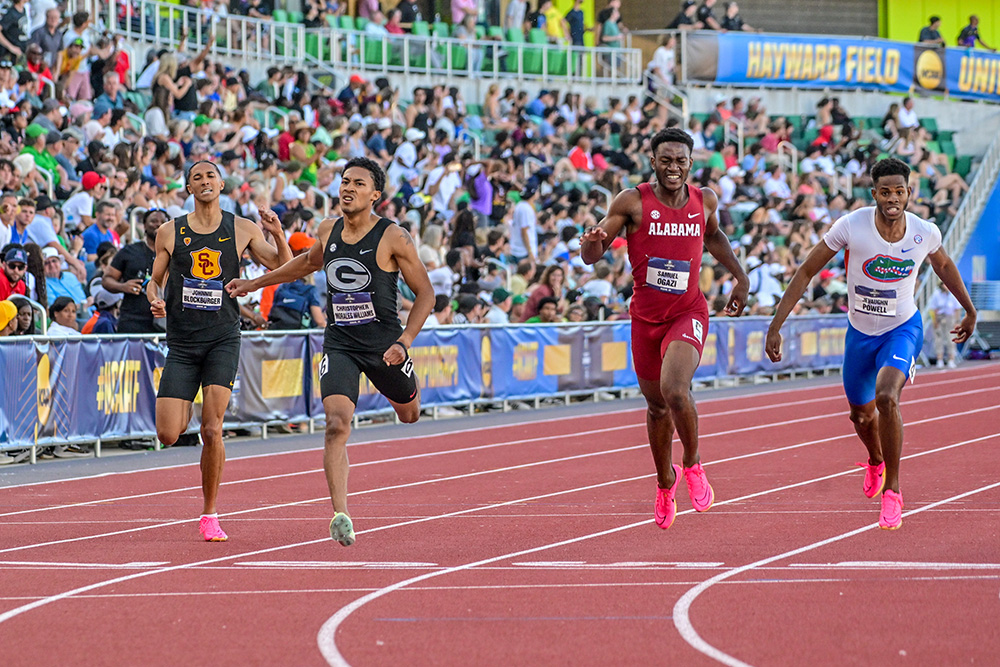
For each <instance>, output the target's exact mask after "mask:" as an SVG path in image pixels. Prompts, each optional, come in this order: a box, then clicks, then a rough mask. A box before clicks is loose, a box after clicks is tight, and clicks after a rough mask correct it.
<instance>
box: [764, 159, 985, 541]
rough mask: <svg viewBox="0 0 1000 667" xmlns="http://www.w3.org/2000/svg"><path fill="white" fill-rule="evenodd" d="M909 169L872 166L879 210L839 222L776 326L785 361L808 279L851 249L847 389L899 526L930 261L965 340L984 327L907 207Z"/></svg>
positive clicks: (931, 229) (803, 271) (874, 479)
mask: <svg viewBox="0 0 1000 667" xmlns="http://www.w3.org/2000/svg"><path fill="white" fill-rule="evenodd" d="M909 176H910V167H909V166H907V165H906V164H905V163H904V162H902V161H900V160H897V159H896V158H886V159H884V160H880V161H878V162H876V163H875V165H874V166H872V170H871V178H872V196H873V197H874V198H875V206H869V207H866V208H862V209H858V210H857V211H854V212H852V213H848V214H847V215H845V216H844V217H842V218H840V219H839V220H837V221H836V222H835V223H834V224H833V226H832V227H831V228H830V231H829V232H828V233H827V235H826V236H825V237H824V238H823V242H822V243H817V244H816V247H815V248H813V249H812V252H810V253H809V256H808V257H807V258H806V261H805V262H803V263H802V266H800V267H799V269H798V271H796V272H795V276H794V277H793V278H792V281H791V282H790V283H789V285H788V289H786V290H785V294H784V296H783V297H782V299H781V303H779V304H778V309H777V311H776V312H775V314H774V319H773V320H772V321H771V326H770V328H769V329H768V332H767V342H766V343H765V349H766V350H767V356H768V357H770V359H771V361H774V362H778V361H780V360H781V333H780V330H781V325H782V323H783V322H784V321H785V318H787V317H788V314H789V313H790V312H791V310H792V307H793V306H794V305H795V304H796V303H797V302H798V300H799V299H800V298H801V297H802V294H803V293H804V292H805V289H806V287H807V286H808V284H809V281H810V280H812V278H813V276H815V275H816V274H817V273H819V271H820V270H821V269H823V267H825V266H826V265H827V263H829V262H830V261H831V260H832V259H833V258H834V256H835V255H836V254H837V253H838V252H839V251H840V250H841V249H845V250H846V255H845V260H844V264H845V266H846V268H847V290H848V303H849V304H850V309H849V312H848V321H849V324H848V327H847V338H846V340H845V342H844V391H845V393H846V394H847V402H848V403H849V404H850V406H851V421H852V422H854V428H855V430H856V431H857V433H858V437H860V438H861V442H863V443H864V445H865V448H866V449H867V450H868V461H867V462H866V463H859V464H858V465H860V466H861V467H863V468H864V469H865V480H864V484H863V487H862V490H863V491H864V494H865V495H866V496H868V497H869V498H874V497H875V496H876V495H878V494H879V493H880V492H881V493H882V507H881V512H880V514H879V526H881V527H882V528H884V529H887V530H893V529H895V528H899V527H900V525H902V522H903V496H902V494H901V493H900V491H899V459H900V455H901V453H902V449H903V421H902V418H901V416H900V413H899V398H900V395H901V393H902V391H903V386H904V385H905V384H906V380H907V378H909V379H910V381H911V382H912V381H913V377H914V372H915V369H916V359H917V356H919V354H920V348H921V346H922V345H923V341H924V333H923V325H922V323H921V319H920V312H919V311H918V310H917V306H916V303H915V301H914V298H913V293H914V289H915V287H916V282H917V275H918V273H919V271H920V266H921V264H923V262H924V259H927V260H928V261H929V262H930V265H931V268H933V269H934V273H936V274H937V275H938V277H939V278H940V279H941V282H943V283H944V284H945V286H946V287H947V288H948V290H949V291H951V293H952V294H954V295H955V297H956V298H957V299H958V301H959V303H960V304H962V307H963V308H964V309H965V317H964V318H962V321H961V323H960V324H959V325H958V326H957V327H955V329H954V330H952V333H953V334H954V335H955V338H954V341H955V342H956V343H961V342H963V341H965V340H967V339H968V338H969V336H971V335H972V332H973V331H974V330H975V328H976V309H975V307H974V306H973V305H972V299H970V298H969V294H968V292H967V291H966V289H965V283H964V282H962V276H961V274H959V272H958V269H957V268H956V267H955V263H954V262H953V261H952V260H951V258H950V257H948V254H947V253H946V252H945V250H944V248H943V247H942V245H941V232H940V230H938V228H937V226H936V225H934V224H933V223H931V222H927V221H926V220H922V219H921V218H918V217H917V216H915V215H913V214H912V213H907V212H906V204H907V201H908V200H909V195H910V191H909V187H908V185H907V183H908V179H909Z"/></svg>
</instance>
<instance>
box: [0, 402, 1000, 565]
mask: <svg viewBox="0 0 1000 667" xmlns="http://www.w3.org/2000/svg"><path fill="white" fill-rule="evenodd" d="M990 391H1000V387H986V388H982V389H970V390H968V391H963V392H958V393H954V394H948V395H946V396H928V397H924V398H917V399H913V400H911V401H907V405H917V404H921V403H928V402H933V401H940V400H948V399H951V398H956V397H959V396H966V395H972V394H976V395H979V394H983V393H985V392H990ZM833 398H837V397H831V398H830V399H827V398H823V399H812V400H811V401H800V402H797V403H796V405H802V404H804V403H809V402H815V401H825V400H832V399H833ZM785 407H787V406H786V405H784V404H774V405H770V406H763V407H760V408H738V409H735V410H728V411H724V412H718V413H711V414H707V415H701V416H700V419H704V418H707V417H722V416H727V415H730V414H736V413H742V412H748V411H754V412H760V411H761V410H763V409H768V408H785ZM986 409H992V407H990V408H982V409H981V410H986ZM981 410H980V411H981ZM973 412H976V410H973V411H970V412H961V413H956V414H954V415H945V416H942V417H940V418H945V417H952V416H959V415H964V414H972V413H973ZM842 415H844V412H843V411H836V412H827V413H824V414H819V415H811V416H808V415H807V416H805V417H798V418H795V419H788V420H785V421H780V422H767V423H765V424H755V425H753V426H748V427H741V428H736V429H730V430H728V431H716V432H712V433H704V434H702V435H701V436H700V440H704V439H706V438H714V437H719V436H723V435H734V434H736V433H745V432H747V431H755V430H759V429H763V428H771V427H777V426H789V425H792V424H799V423H803V422H809V421H813V420H815V419H829V418H831V417H837V416H842ZM935 419H937V418H935ZM933 420H934V419H931V420H930V421H933ZM925 421H928V420H920V421H916V422H912V423H911V424H913V425H915V424H920V423H924V422H925ZM645 427H646V425H645V424H644V423H636V424H622V425H620V426H610V427H607V428H599V429H592V430H589V431H574V432H570V433H569V434H566V433H557V434H554V435H544V436H535V437H532V438H521V439H519V440H507V441H505V442H497V443H487V444H485V445H474V446H471V447H459V448H457V449H442V450H437V451H433V452H421V453H420V454H407V455H404V456H396V457H392V458H388V459H375V460H372V461H361V462H359V463H354V464H351V467H352V468H361V467H366V466H371V465H381V464H385V463H399V462H403V461H413V460H417V459H425V458H431V457H436V456H445V455H449V454H463V453H467V452H476V451H484V450H488V449H497V448H500V447H509V446H511V445H523V444H530V443H533V442H545V441H547V440H557V439H561V438H565V437H567V435H572V436H586V435H596V434H599V433H613V432H615V431H622V430H625V429H631V428H645ZM448 435H450V434H448ZM674 441H675V442H677V438H676V437H675V438H674ZM393 442H395V441H393ZM648 444H649V443H645V444H644V445H642V446H648ZM775 451H779V450H775ZM184 465H195V464H193V463H191V464H184ZM322 471H323V469H322V468H310V469H307V470H297V471H295V472H287V473H280V474H277V475H265V476H262V477H248V478H246V479H237V480H232V481H229V482H222V484H221V486H223V487H226V486H235V485H239V484H248V483H253V482H265V481H269V480H274V479H284V478H288V477H298V476H301V475H312V474H315V473H317V472H322ZM37 484H41V483H35V485H37ZM7 488H13V487H7ZM198 489H201V486H185V487H178V488H174V489H164V490H161V491H150V492H148V493H137V494H132V495H128V496H117V497H112V498H100V499H97V500H84V501H80V502H76V503H68V504H64V505H49V506H47V507H35V508H31V509H26V510H16V511H14V512H0V518H3V517H10V516H19V515H22V514H33V513H35V512H48V511H52V510H59V509H72V508H76V507H87V506H91V505H100V504H103V503H111V502H119V501H123V500H138V499H140V498H153V497H156V496H164V495H169V494H172V493H183V492H185V491H196V490H198ZM309 502H313V501H309ZM172 525H173V524H172ZM0 553H3V551H2V550H0Z"/></svg>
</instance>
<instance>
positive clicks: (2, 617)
mask: <svg viewBox="0 0 1000 667" xmlns="http://www.w3.org/2000/svg"><path fill="white" fill-rule="evenodd" d="M997 436H1000V433H994V434H991V435H989V436H983V437H982V438H976V439H974V440H970V441H967V442H964V443H955V444H954V445H949V446H947V447H944V448H942V449H951V448H952V447H958V446H961V445H964V444H969V443H972V442H979V441H982V440H986V439H989V438H993V437H997ZM856 472H857V470H855V469H850V470H845V471H841V472H839V473H834V474H832V475H826V476H823V477H818V478H816V479H812V480H806V481H804V482H796V483H794V484H787V485H785V486H780V487H775V488H773V489H769V490H766V491H760V492H757V493H752V494H748V495H745V496H740V497H739V498H732V499H730V500H721V501H718V502H717V503H716V505H727V504H731V503H735V502H740V501H742V500H747V499H749V498H755V497H758V496H762V495H768V494H770V493H778V492H780V491H784V490H787V489H792V488H796V487H799V486H805V485H808V484H813V483H815V482H818V481H825V480H827V479H832V478H834V477H842V476H844V475H850V474H854V473H856ZM649 477H651V475H640V476H638V477H627V478H624V479H616V480H611V481H609V482H600V483H598V484H591V485H589V486H582V487H577V488H574V489H567V490H563V491H556V492H553V493H547V494H543V495H539V496H531V497H527V498H520V499H518V500H509V501H505V502H502V503H495V504H492V505H486V506H483V507H473V508H470V509H466V510H460V511H457V512H448V513H446V514H440V515H437V516H431V517H424V518H422V519H416V520H409V521H404V522H400V523H398V524H394V525H388V526H379V527H377V528H372V529H370V530H366V531H360V532H359V533H358V534H359V535H360V534H361V533H362V532H363V533H374V532H379V531H382V530H389V529H392V528H401V527H405V526H411V525H414V524H418V523H426V522H428V521H435V520H437V519H445V518H450V517H453V516H460V515H464V514H473V513H477V512H481V511H489V510H492V509H497V508H498V507H508V506H510V505H518V504H522V503H526V502H532V501H534V500H541V499H544V498H553V497H556V496H563V495H568V494H573V493H579V492H583V491H593V490H595V489H599V488H604V487H609V486H614V485H616V484H623V483H628V482H633V481H637V480H640V479H647V478H649ZM693 511H694V510H684V511H681V512H678V514H690V513H692V512H693ZM647 524H649V519H646V520H644V521H638V522H635V523H631V524H628V525H625V526H619V527H617V528H612V529H609V530H606V531H602V532H599V533H593V534H591V535H584V536H581V537H577V538H573V539H571V540H564V541H563V542H558V543H555V544H549V545H544V546H542V547H536V548H534V549H529V550H526V551H521V552H517V553H514V554H507V555H506V556H501V557H497V558H491V559H487V560H486V561H482V562H480V563H476V564H470V565H468V566H460V567H458V568H449V570H446V571H442V572H440V574H445V573H447V572H450V571H458V570H461V569H469V567H474V566H475V565H477V564H482V565H485V564H487V563H490V562H495V561H498V560H503V559H507V558H512V557H517V556H520V555H527V554H529V553H535V552H538V551H545V550H548V549H552V548H555V547H558V546H562V545H564V544H572V543H574V542H582V541H585V540H588V539H592V538H594V537H599V536H601V535H606V534H611V533H616V532H619V531H622V530H628V529H630V528H637V527H639V526H643V525H647ZM314 544H329V538H322V539H318V540H308V541H305V542H296V543H292V544H284V545H279V546H276V547H268V548H266V549H258V550H255V551H248V552H243V553H239V554H230V555H227V556H220V557H218V558H210V559H207V560H202V561H195V562H190V563H182V564H179V565H171V566H168V567H163V568H157V569H155V570H146V571H143V572H135V573H133V574H129V575H124V576H121V577H115V578H113V579H108V580H105V581H98V582H95V583H93V584H89V585H87V586H81V587H79V588H74V589H72V590H69V591H64V592H62V593H58V594H56V595H50V596H47V597H44V598H40V599H37V600H33V601H32V602H30V603H28V604H25V605H22V606H20V607H16V608H14V609H10V610H8V611H6V612H3V613H2V614H0V623H4V622H6V621H8V620H10V619H12V618H15V617H17V616H20V615H21V614H23V613H25V612H28V611H31V610H33V609H38V608H40V607H44V606H46V605H48V604H51V603H53V602H57V601H59V600H65V599H68V598H70V597H73V596H75V595H79V594H81V593H88V592H90V591H93V590H97V589H100V588H104V587H105V586H112V585H114V584H119V583H123V582H126V581H133V580H135V579H142V578H145V577H149V576H153V575H156V574H164V573H167V572H176V571H179V570H188V569H193V568H196V567H200V566H204V565H213V564H215V563H224V562H226V561H235V560H236V559H239V558H248V557H251V556H259V555H261V554H267V553H275V552H277V551H284V550H286V549H297V548H299V547H307V546H312V545H314ZM424 578H430V577H424ZM421 580H422V579H421ZM401 583H403V582H401ZM409 583H416V582H414V581H409ZM405 585H408V584H405ZM395 586H396V587H395V588H393V590H397V589H398V588H401V587H402V586H399V585H395ZM387 592H389V591H388V590H386V589H380V590H379V591H376V593H378V594H377V595H376V597H381V596H382V595H385V594H386V593H387ZM362 599H363V598H362ZM372 599H374V598H372ZM356 602H357V601H356ZM358 606H360V605H358ZM338 613H339V612H338ZM344 618H346V616H344ZM332 620H333V619H332V618H331V619H330V620H328V621H327V622H326V623H325V624H324V625H323V629H321V630H320V635H319V637H320V642H321V650H323V649H322V642H323V637H324V636H325V635H324V629H326V628H327V626H328V625H329V624H330V622H331V621H332ZM337 625H339V623H338V624H337ZM333 631H334V632H335V631H336V626H333ZM329 643H330V646H331V647H332V650H333V651H334V652H335V653H336V655H338V656H339V655H340V654H339V652H337V649H336V644H335V643H334V641H333V635H332V634H331V635H330V638H329ZM325 655H326V654H325V653H324V656H325ZM345 664H346V663H345Z"/></svg>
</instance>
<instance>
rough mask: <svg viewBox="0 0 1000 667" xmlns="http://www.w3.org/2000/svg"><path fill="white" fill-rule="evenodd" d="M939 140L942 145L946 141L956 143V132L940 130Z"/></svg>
mask: <svg viewBox="0 0 1000 667" xmlns="http://www.w3.org/2000/svg"><path fill="white" fill-rule="evenodd" d="M937 140H938V141H940V142H941V143H942V145H943V144H944V142H946V141H954V140H955V131H954V130H938V133H937Z"/></svg>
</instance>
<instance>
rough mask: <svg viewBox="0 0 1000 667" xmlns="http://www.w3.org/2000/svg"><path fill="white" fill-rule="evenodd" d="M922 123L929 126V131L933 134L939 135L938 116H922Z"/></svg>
mask: <svg viewBox="0 0 1000 667" xmlns="http://www.w3.org/2000/svg"><path fill="white" fill-rule="evenodd" d="M920 125H921V126H922V127H925V128H927V131H928V132H930V133H931V134H932V135H937V131H938V127H937V119H936V118H921V119H920Z"/></svg>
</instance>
